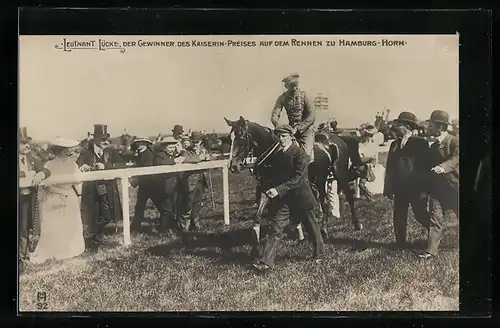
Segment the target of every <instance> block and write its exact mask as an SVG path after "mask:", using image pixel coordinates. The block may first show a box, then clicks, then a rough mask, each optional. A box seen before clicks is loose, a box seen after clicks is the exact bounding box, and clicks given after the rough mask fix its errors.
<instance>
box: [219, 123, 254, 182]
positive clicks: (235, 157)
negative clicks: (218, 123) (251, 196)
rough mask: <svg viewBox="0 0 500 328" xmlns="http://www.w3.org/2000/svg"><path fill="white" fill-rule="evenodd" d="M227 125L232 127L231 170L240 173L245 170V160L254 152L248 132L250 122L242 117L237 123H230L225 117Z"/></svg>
mask: <svg viewBox="0 0 500 328" xmlns="http://www.w3.org/2000/svg"><path fill="white" fill-rule="evenodd" d="M224 120H225V121H226V123H227V125H229V126H230V127H231V132H230V136H231V139H232V140H231V150H230V155H229V164H228V166H229V170H231V172H233V173H238V172H240V171H241V170H242V169H243V164H244V160H245V158H247V157H248V155H249V154H250V153H251V151H252V138H251V136H250V133H249V132H248V122H247V121H246V120H245V119H244V118H243V117H242V116H240V118H239V120H237V121H230V120H228V119H227V118H225V117H224Z"/></svg>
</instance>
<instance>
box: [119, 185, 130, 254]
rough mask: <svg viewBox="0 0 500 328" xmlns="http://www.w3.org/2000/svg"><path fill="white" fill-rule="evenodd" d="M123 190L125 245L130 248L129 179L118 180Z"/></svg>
mask: <svg viewBox="0 0 500 328" xmlns="http://www.w3.org/2000/svg"><path fill="white" fill-rule="evenodd" d="M118 179H119V180H120V183H121V189H122V198H123V199H122V213H123V244H124V245H125V246H128V245H130V244H131V241H130V209H129V194H128V185H129V181H128V177H121V178H118Z"/></svg>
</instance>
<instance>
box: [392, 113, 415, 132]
mask: <svg viewBox="0 0 500 328" xmlns="http://www.w3.org/2000/svg"><path fill="white" fill-rule="evenodd" d="M394 121H396V122H402V123H409V124H410V125H412V126H413V127H414V128H417V127H418V120H417V117H416V116H415V114H413V113H410V112H401V113H400V114H399V116H398V118H397V119H395V120H394Z"/></svg>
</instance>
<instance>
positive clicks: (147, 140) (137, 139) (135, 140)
mask: <svg viewBox="0 0 500 328" xmlns="http://www.w3.org/2000/svg"><path fill="white" fill-rule="evenodd" d="M132 142H133V143H138V142H145V143H147V144H150V145H152V144H153V142H152V141H151V140H150V139H149V138H135V139H134V140H132Z"/></svg>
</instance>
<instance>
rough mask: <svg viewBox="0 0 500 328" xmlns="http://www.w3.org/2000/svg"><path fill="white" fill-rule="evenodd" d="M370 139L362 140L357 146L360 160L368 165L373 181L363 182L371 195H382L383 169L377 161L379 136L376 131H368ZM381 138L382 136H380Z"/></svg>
mask: <svg viewBox="0 0 500 328" xmlns="http://www.w3.org/2000/svg"><path fill="white" fill-rule="evenodd" d="M369 134H370V135H371V138H368V139H366V140H364V142H361V143H360V144H359V153H360V156H361V158H362V159H363V161H364V162H366V163H367V165H370V167H371V169H372V172H373V175H374V176H375V180H373V181H367V182H365V186H366V188H367V189H368V191H369V192H370V193H371V194H372V195H377V194H382V193H383V192H384V177H385V168H384V166H383V165H381V164H380V163H379V161H378V154H379V149H378V148H379V144H380V143H379V142H380V140H373V139H379V138H380V136H379V135H378V133H377V132H376V130H375V131H374V130H372V131H369ZM382 138H383V135H382Z"/></svg>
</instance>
